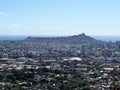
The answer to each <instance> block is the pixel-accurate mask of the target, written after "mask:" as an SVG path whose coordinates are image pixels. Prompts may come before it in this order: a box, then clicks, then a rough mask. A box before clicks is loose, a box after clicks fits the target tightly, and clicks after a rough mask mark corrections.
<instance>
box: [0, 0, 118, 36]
mask: <svg viewBox="0 0 120 90" xmlns="http://www.w3.org/2000/svg"><path fill="white" fill-rule="evenodd" d="M119 3H120V1H119V0H35V1H34V0H19V1H18V0H1V1H0V35H9V36H11V35H19V36H20V35H59V36H60V35H63V36H64V35H77V34H80V33H83V32H84V33H86V34H87V35H102V36H105V35H107V36H109V35H110V36H111V35H112V36H119V35H120V31H119V30H120V25H119V23H120V5H119Z"/></svg>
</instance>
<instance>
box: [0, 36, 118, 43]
mask: <svg viewBox="0 0 120 90" xmlns="http://www.w3.org/2000/svg"><path fill="white" fill-rule="evenodd" d="M27 37H28V36H0V40H24V39H25V38H27ZM37 37H38V36H37ZM39 37H49V36H39ZM50 37H52V36H50ZM53 37H57V36H53ZM91 37H93V38H95V39H97V40H102V41H107V42H108V41H112V42H115V41H120V36H91Z"/></svg>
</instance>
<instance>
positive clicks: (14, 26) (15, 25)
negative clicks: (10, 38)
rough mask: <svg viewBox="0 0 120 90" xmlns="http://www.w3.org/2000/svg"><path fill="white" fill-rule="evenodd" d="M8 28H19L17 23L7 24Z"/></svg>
mask: <svg viewBox="0 0 120 90" xmlns="http://www.w3.org/2000/svg"><path fill="white" fill-rule="evenodd" d="M8 29H12V30H18V29H21V27H20V25H19V24H16V23H14V24H11V25H10V26H8Z"/></svg>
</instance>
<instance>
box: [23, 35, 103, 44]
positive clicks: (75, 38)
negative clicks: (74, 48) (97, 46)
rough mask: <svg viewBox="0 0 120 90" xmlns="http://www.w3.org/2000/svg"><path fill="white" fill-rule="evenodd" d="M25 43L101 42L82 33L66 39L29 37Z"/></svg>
mask: <svg viewBox="0 0 120 90" xmlns="http://www.w3.org/2000/svg"><path fill="white" fill-rule="evenodd" d="M25 41H37V42H39V41H40V42H56V43H99V42H102V41H100V40H96V39H94V38H93V37H90V36H88V35H86V34H85V33H81V34H78V35H73V36H66V37H31V36H30V37H27V38H26V39H25Z"/></svg>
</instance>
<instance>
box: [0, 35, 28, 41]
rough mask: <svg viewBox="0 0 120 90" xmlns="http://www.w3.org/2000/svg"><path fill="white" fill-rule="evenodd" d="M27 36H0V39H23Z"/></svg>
mask: <svg viewBox="0 0 120 90" xmlns="http://www.w3.org/2000/svg"><path fill="white" fill-rule="evenodd" d="M25 38H27V36H0V40H12V41H13V40H24V39H25Z"/></svg>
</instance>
